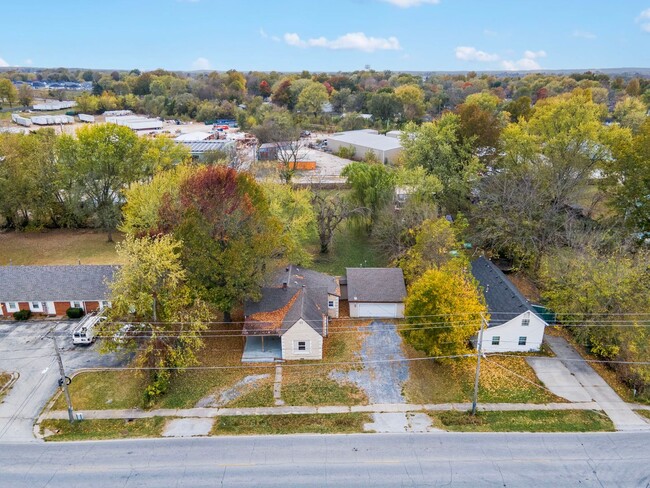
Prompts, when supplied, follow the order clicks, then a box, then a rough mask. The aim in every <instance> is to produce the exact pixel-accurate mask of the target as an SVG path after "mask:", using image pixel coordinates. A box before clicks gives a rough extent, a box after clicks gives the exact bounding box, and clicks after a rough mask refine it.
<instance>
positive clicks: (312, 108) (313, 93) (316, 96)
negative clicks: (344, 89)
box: [296, 82, 329, 116]
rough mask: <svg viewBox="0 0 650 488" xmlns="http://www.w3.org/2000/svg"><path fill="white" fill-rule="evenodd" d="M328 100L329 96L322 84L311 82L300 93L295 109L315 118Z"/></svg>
mask: <svg viewBox="0 0 650 488" xmlns="http://www.w3.org/2000/svg"><path fill="white" fill-rule="evenodd" d="M328 99H329V95H328V94H327V89H326V88H325V87H324V86H323V84H322V83H316V82H312V83H310V84H309V85H308V86H306V87H305V88H304V89H303V90H302V91H301V92H300V95H299V96H298V103H297V105H296V109H297V110H300V111H301V112H306V113H309V114H312V115H314V116H316V115H318V114H320V113H321V112H322V111H323V104H324V103H326V102H327V100H328Z"/></svg>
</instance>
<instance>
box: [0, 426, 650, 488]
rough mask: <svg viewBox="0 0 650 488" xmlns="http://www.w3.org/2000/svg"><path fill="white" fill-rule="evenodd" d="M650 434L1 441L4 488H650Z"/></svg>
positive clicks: (0, 471)
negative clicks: (241, 487)
mask: <svg viewBox="0 0 650 488" xmlns="http://www.w3.org/2000/svg"><path fill="white" fill-rule="evenodd" d="M649 445H650V434H649V433H629V432H625V433H623V432H616V433H607V434H604V433H595V434H458V433H456V434H453V433H428V434H356V435H300V436H297V435H293V436H269V437H261V436H244V437H222V438H195V439H150V440H125V441H104V442H71V443H43V444H27V443H16V444H11V443H0V487H2V488H5V487H6V488H9V487H11V488H22V487H29V488H36V487H45V486H47V487H48V488H52V487H66V488H72V487H82V486H83V487H86V486H89V485H92V486H93V487H94V488H103V487H111V488H112V487H115V486H120V487H125V488H129V487H156V488H160V487H170V486H174V487H203V486H211V487H212V486H278V487H279V486H282V487H284V486H372V487H375V488H376V487H384V486H452V487H483V486H488V487H489V486H495V487H496V486H499V487H536V488H537V487H572V486H580V487H625V488H629V487H648V486H650V450H649V449H648V446H649Z"/></svg>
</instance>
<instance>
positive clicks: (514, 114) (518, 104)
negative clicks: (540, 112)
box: [504, 97, 534, 122]
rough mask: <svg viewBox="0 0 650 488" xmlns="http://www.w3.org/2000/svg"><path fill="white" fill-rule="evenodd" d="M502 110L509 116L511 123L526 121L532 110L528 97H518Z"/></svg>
mask: <svg viewBox="0 0 650 488" xmlns="http://www.w3.org/2000/svg"><path fill="white" fill-rule="evenodd" d="M504 110H505V111H506V112H508V113H509V114H510V121H511V122H518V121H519V119H524V120H528V119H529V118H530V116H531V115H532V113H533V110H534V109H533V105H532V101H531V99H530V97H519V98H517V99H516V100H513V101H512V102H509V103H508V104H506V106H505V107H504Z"/></svg>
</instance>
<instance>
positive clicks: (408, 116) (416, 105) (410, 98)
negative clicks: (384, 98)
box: [395, 85, 424, 121]
mask: <svg viewBox="0 0 650 488" xmlns="http://www.w3.org/2000/svg"><path fill="white" fill-rule="evenodd" d="M395 97H396V98H397V100H399V102H400V103H401V104H402V116H403V118H404V119H405V120H410V121H415V120H420V119H421V118H422V116H423V115H424V92H423V91H422V88H420V87H419V86H417V85H402V86H400V87H397V88H396V89H395Z"/></svg>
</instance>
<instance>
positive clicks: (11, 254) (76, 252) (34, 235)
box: [0, 229, 123, 265]
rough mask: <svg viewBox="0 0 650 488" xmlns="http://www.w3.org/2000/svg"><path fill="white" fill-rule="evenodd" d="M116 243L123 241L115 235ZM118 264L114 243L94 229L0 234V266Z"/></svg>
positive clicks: (120, 236) (118, 234)
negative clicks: (10, 264)
mask: <svg viewBox="0 0 650 488" xmlns="http://www.w3.org/2000/svg"><path fill="white" fill-rule="evenodd" d="M113 238H114V239H115V241H116V242H119V241H121V240H122V239H123V236H122V235H121V234H120V233H115V234H114V236H113ZM79 261H81V264H120V260H119V258H118V256H117V253H116V252H115V242H107V241H106V233H104V232H99V231H94V230H65V229H57V230H47V231H37V232H4V233H0V265H5V264H9V262H11V263H12V264H17V265H44V264H58V265H63V264H78V263H79Z"/></svg>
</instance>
